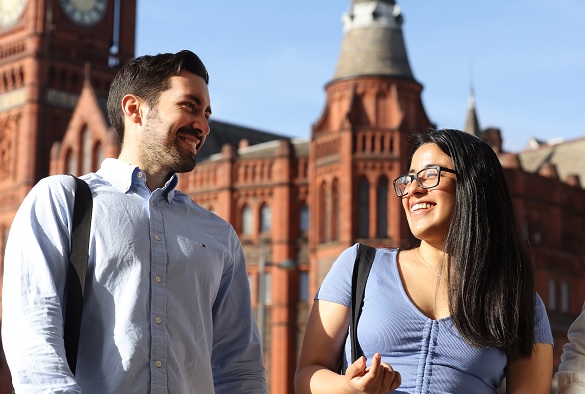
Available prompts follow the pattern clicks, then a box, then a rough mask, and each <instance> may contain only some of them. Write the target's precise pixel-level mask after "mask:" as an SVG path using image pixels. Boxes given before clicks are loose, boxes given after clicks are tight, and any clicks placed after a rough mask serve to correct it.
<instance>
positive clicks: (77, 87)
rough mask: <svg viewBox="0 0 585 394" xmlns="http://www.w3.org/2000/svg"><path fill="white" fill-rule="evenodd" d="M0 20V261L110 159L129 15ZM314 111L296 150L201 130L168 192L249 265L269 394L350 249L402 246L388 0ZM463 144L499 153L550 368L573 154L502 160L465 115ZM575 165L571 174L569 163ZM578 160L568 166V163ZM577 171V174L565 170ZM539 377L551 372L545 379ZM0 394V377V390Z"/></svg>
mask: <svg viewBox="0 0 585 394" xmlns="http://www.w3.org/2000/svg"><path fill="white" fill-rule="evenodd" d="M7 4H11V5H10V6H9V7H10V8H9V12H7V13H6V14H5V13H4V10H3V13H2V16H1V17H0V241H1V242H0V247H1V250H0V252H2V254H1V255H2V257H1V258H0V267H2V266H3V264H4V261H3V254H4V253H3V252H4V246H5V242H6V238H7V235H8V231H9V229H10V223H11V221H12V219H13V217H14V214H15V212H16V210H17V208H18V206H19V204H20V202H21V201H22V199H23V198H24V196H25V195H26V193H27V192H28V191H29V190H30V188H31V187H32V186H33V185H34V184H35V183H36V182H37V181H38V180H39V179H40V178H42V177H44V176H47V175H50V174H58V173H73V174H82V173H85V172H88V171H93V170H96V169H97V167H98V166H99V163H100V162H101V160H102V159H103V158H104V157H115V156H117V154H118V152H119V151H118V141H117V137H116V135H115V132H114V131H113V130H112V129H111V127H110V125H109V124H108V122H107V118H106V115H105V98H106V94H107V87H108V86H109V83H110V82H111V80H112V79H113V76H114V74H115V72H116V71H117V68H118V65H119V64H120V62H123V61H125V60H126V59H128V58H131V57H132V56H133V55H134V38H135V19H136V2H135V0H124V1H104V0H101V1H100V0H97V1H94V2H93V3H92V4H94V6H93V8H91V9H86V8H82V9H77V8H76V4H79V2H76V1H67V0H58V1H57V0H28V1H26V0H19V1H9V2H7ZM343 20H344V22H343V23H344V26H343V28H344V38H343V41H342V43H341V44H342V45H341V51H340V55H339V59H338V64H337V68H336V70H335V73H334V77H333V79H332V80H331V81H329V82H328V83H327V84H326V86H325V91H326V103H325V106H324V110H323V112H322V114H321V115H320V117H319V119H317V120H316V122H315V123H314V124H313V125H312V126H309V125H308V126H307V127H311V135H310V138H309V139H291V138H287V137H284V136H280V135H277V134H274V133H267V132H263V131H259V130H254V129H249V128H244V127H239V126H237V125H233V124H228V123H224V122H219V121H212V122H211V129H212V133H211V134H210V136H209V137H208V139H207V142H206V144H205V146H204V147H203V149H202V151H201V153H200V162H199V164H198V166H197V168H196V170H195V171H193V172H192V173H189V174H182V175H181V176H180V181H179V188H180V189H181V190H182V191H184V192H186V193H188V194H189V195H190V196H192V198H193V199H194V201H196V202H197V203H199V204H200V205H202V206H204V207H206V208H208V209H209V210H212V211H214V212H216V213H217V214H218V215H220V216H221V217H223V218H224V219H226V220H227V221H229V222H230V223H232V225H233V226H234V228H235V229H236V231H237V232H238V234H239V235H240V238H241V241H242V245H243V249H244V253H245V255H246V259H247V264H248V273H249V280H250V286H251V290H252V297H253V306H254V308H255V309H256V313H257V317H258V321H259V326H260V331H261V334H262V337H263V342H264V346H265V364H266V368H267V375H268V381H269V385H270V392H271V393H274V394H281V393H293V392H294V390H293V376H294V370H295V367H296V359H297V356H298V352H299V349H300V345H301V341H302V336H303V333H304V326H305V322H306V319H307V316H308V311H309V308H310V306H311V304H312V298H313V295H314V294H315V292H316V290H317V289H318V287H319V284H320V283H321V281H322V279H323V278H324V276H325V275H326V274H327V272H328V270H329V268H330V267H331V264H332V263H333V261H334V260H335V258H336V257H337V256H338V255H339V253H341V251H342V250H344V249H345V248H347V247H349V246H351V245H353V244H354V243H355V242H364V243H368V244H371V245H374V246H387V247H401V246H407V245H408V244H409V242H411V240H412V239H411V234H410V232H409V230H408V226H407V223H406V219H405V217H404V215H403V213H402V207H401V203H400V200H399V199H398V198H396V197H395V195H394V194H393V191H392V187H391V182H392V180H393V179H394V178H396V177H397V176H399V175H400V174H402V173H403V172H404V171H405V170H406V167H405V166H406V161H407V158H408V154H409V149H410V146H409V135H410V134H411V133H412V132H415V131H422V130H424V129H426V128H427V127H429V126H435V125H434V124H433V123H432V122H431V121H430V120H429V118H428V117H427V115H426V112H425V109H424V107H423V105H422V100H421V92H422V89H423V86H422V85H421V84H420V83H419V82H418V81H417V80H416V79H415V77H414V74H413V72H412V69H411V67H410V62H409V60H408V56H407V49H406V47H405V44H404V39H403V36H402V16H401V14H400V10H399V8H398V6H397V5H396V3H395V1H393V0H384V1H381V0H378V1H372V0H367V1H366V0H353V1H351V4H350V5H349V9H348V11H347V12H346V13H345V15H344V19H343ZM469 111H470V112H469V115H468V122H466V126H465V128H466V131H468V132H471V133H474V134H478V135H479V136H481V137H482V138H484V139H485V140H486V141H488V142H489V143H490V145H491V146H492V147H493V148H494V150H495V151H496V152H497V153H498V154H499V156H500V158H501V162H502V164H503V166H504V167H505V172H506V176H507V179H508V182H509V184H510V188H511V191H512V194H513V199H514V203H515V205H516V209H517V212H518V216H519V219H520V222H521V223H523V224H524V226H523V227H524V228H525V234H524V236H525V239H526V241H527V242H529V243H530V245H531V249H532V252H533V255H534V257H535V262H536V265H537V284H538V291H539V293H540V294H541V296H542V298H543V299H544V301H545V304H546V305H547V308H548V312H549V317H550V320H551V324H552V327H553V334H554V337H555V343H556V344H557V345H556V346H555V358H554V359H555V366H556V365H558V362H559V360H560V352H561V350H562V346H561V345H562V344H563V343H564V342H565V341H566V332H567V329H568V326H569V324H570V322H571V321H572V320H573V319H574V318H575V317H576V315H577V314H578V312H580V310H581V306H582V304H583V301H584V300H585V191H584V190H583V188H582V186H581V181H580V180H581V179H583V176H585V163H584V162H583V161H582V160H583V158H584V157H585V155H582V154H581V155H580V156H581V157H579V154H578V153H577V152H579V150H581V152H583V149H584V148H583V146H584V144H585V142H584V141H585V140H577V141H569V142H565V143H563V144H558V145H555V146H551V145H548V144H537V146H535V148H534V149H530V150H526V151H524V152H521V153H519V154H511V153H507V152H504V151H503V150H502V135H501V133H500V131H499V130H498V129H496V128H486V129H481V128H480V126H479V122H478V121H477V116H476V113H475V112H476V109H475V106H474V105H473V103H472V105H471V106H470V108H469ZM567 157H568V158H571V157H572V158H573V164H570V163H569V161H568V160H567ZM575 160H576V161H575ZM575 163H576V164H575ZM551 372H552V371H551ZM9 387H10V380H9V373H8V370H7V368H6V365H5V363H0V391H2V392H4V390H5V389H7V388H9Z"/></svg>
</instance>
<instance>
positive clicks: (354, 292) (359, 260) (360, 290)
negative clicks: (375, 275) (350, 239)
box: [349, 244, 376, 362]
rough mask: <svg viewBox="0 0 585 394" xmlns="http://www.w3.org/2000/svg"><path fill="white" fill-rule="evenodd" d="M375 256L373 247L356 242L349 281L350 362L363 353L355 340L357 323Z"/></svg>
mask: <svg viewBox="0 0 585 394" xmlns="http://www.w3.org/2000/svg"><path fill="white" fill-rule="evenodd" d="M375 256H376V249H375V248H373V247H371V246H368V245H364V244H358V251H357V255H356V257H355V264H354V266H353V275H352V281H351V305H350V313H351V319H350V323H349V335H350V339H351V360H352V362H355V361H356V360H357V359H358V358H360V357H361V356H363V354H364V352H363V351H362V348H361V346H360V344H359V342H358V340H357V325H358V321H359V319H360V315H361V314H362V304H363V302H364V291H365V289H366V282H367V281H368V275H370V269H371V268H372V263H373V262H374V257H375Z"/></svg>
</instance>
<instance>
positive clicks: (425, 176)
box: [417, 168, 439, 189]
mask: <svg viewBox="0 0 585 394" xmlns="http://www.w3.org/2000/svg"><path fill="white" fill-rule="evenodd" d="M417 176H418V181H419V182H420V184H421V186H422V187H424V188H425V189H426V188H429V187H435V186H437V185H438V184H439V170H438V169H437V168H425V169H424V170H421V171H419V172H418V174H417Z"/></svg>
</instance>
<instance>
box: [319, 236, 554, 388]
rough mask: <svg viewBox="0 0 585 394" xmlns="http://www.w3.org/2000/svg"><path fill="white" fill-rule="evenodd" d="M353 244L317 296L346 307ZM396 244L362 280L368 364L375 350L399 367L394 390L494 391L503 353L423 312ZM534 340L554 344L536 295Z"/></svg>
mask: <svg viewBox="0 0 585 394" xmlns="http://www.w3.org/2000/svg"><path fill="white" fill-rule="evenodd" d="M356 252H357V246H356V245H354V246H353V247H351V248H348V249H346V250H345V251H344V252H343V253H342V254H341V255H340V256H339V258H338V259H337V260H336V261H335V263H334V264H333V267H332V268H331V270H330V271H329V273H328V274H327V276H326V277H325V279H324V280H323V283H322V285H321V288H320V289H319V292H318V293H317V296H316V297H315V298H316V299H319V300H325V301H331V302H335V303H338V304H342V305H345V306H348V307H349V305H350V304H351V280H352V272H353V266H354V262H355V258H356ZM397 253H398V250H397V249H378V250H377V251H376V257H375V258H374V262H373V264H372V269H371V271H370V275H369V277H368V281H367V282H366V289H365V293H364V303H363V307H362V314H361V315H360V319H359V323H358V326H357V337H358V341H359V343H360V345H361V347H362V350H363V352H364V355H365V356H366V358H367V364H368V365H370V363H371V360H372V357H373V356H374V353H376V352H379V353H380V355H381V356H382V361H384V362H387V363H388V364H390V366H392V368H394V370H396V371H398V372H400V376H401V377H402V384H401V385H400V387H399V388H398V389H396V391H393V392H392V393H393V394H406V393H413V394H414V393H416V394H419V393H461V394H469V393H473V394H483V393H485V394H488V393H489V394H494V393H495V392H496V390H497V388H498V387H499V386H500V383H501V382H502V379H503V378H504V370H505V368H506V365H507V364H508V358H507V356H506V354H505V353H504V352H503V351H502V350H500V349H496V348H479V347H474V346H471V345H469V344H468V343H467V342H466V341H465V339H463V337H462V336H461V335H460V333H459V331H458V330H457V328H456V327H455V325H454V323H453V321H452V319H451V317H447V318H444V319H439V320H433V319H430V318H428V317H427V316H425V315H424V314H423V313H422V312H421V311H420V310H419V309H418V308H417V306H416V305H415V304H414V303H413V302H412V301H411V299H410V297H409V296H408V293H407V292H406V290H405V289H404V286H403V284H402V279H401V276H400V272H399V271H398V267H397V262H396V258H397ZM534 339H535V342H537V343H548V344H552V343H553V338H552V333H551V328H550V324H549V321H548V317H547V315H546V309H545V307H544V304H543V302H542V300H541V298H540V297H539V296H538V295H536V307H535V319H534ZM343 361H344V369H345V368H347V365H348V364H351V342H350V340H349V336H348V339H347V340H346V344H345V353H344V360H343Z"/></svg>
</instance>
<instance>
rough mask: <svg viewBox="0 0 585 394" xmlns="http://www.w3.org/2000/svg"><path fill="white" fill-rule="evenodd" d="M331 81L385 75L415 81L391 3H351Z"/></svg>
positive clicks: (382, 0)
mask: <svg viewBox="0 0 585 394" xmlns="http://www.w3.org/2000/svg"><path fill="white" fill-rule="evenodd" d="M343 30H344V32H345V35H344V37H343V42H342V44H341V54H340V56H339V61H338V63H337V70H336V71H335V75H334V79H339V78H347V77H355V76H364V75H387V76H394V77H401V78H406V79H411V80H414V76H413V75H412V71H411V69H410V64H409V62H408V56H407V54H406V46H405V45H404V38H403V36H402V14H401V13H400V6H398V5H397V4H396V2H395V1H394V0H378V1H374V0H352V4H351V7H350V10H349V11H348V12H346V13H345V14H344V15H343Z"/></svg>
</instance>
